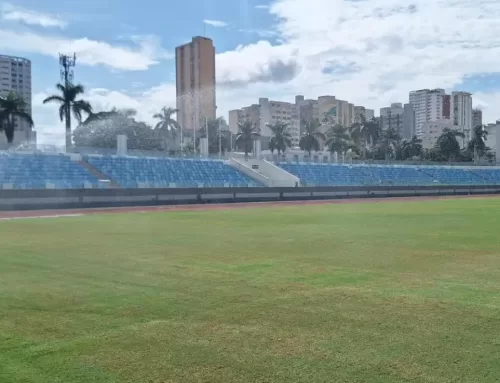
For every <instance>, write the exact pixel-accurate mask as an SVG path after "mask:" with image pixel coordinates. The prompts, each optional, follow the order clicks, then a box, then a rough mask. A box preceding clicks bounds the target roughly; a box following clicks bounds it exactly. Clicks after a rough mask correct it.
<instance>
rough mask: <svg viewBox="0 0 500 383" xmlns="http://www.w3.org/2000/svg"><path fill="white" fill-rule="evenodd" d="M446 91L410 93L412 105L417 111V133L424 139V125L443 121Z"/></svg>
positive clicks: (422, 90) (435, 90)
mask: <svg viewBox="0 0 500 383" xmlns="http://www.w3.org/2000/svg"><path fill="white" fill-rule="evenodd" d="M445 95H446V93H445V91H444V89H432V90H430V89H421V90H416V91H412V92H410V104H411V105H412V107H413V110H414V111H415V133H416V135H417V136H418V137H419V138H422V139H423V133H424V125H425V124H426V123H429V122H434V121H438V120H441V119H443V118H444V117H443V98H444V96H445Z"/></svg>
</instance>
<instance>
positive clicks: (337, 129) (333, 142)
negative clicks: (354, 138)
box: [326, 124, 351, 155]
mask: <svg viewBox="0 0 500 383" xmlns="http://www.w3.org/2000/svg"><path fill="white" fill-rule="evenodd" d="M326 137H327V140H326V146H327V147H328V150H330V152H331V153H334V152H336V153H337V154H342V155H345V152H347V150H348V149H350V148H351V136H350V135H349V130H348V128H346V127H345V126H342V125H340V124H335V125H333V126H332V127H330V129H328V131H327V133H326Z"/></svg>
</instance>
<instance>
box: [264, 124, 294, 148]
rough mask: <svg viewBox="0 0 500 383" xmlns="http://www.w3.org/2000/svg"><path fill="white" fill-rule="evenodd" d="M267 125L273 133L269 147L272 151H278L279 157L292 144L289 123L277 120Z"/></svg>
mask: <svg viewBox="0 0 500 383" xmlns="http://www.w3.org/2000/svg"><path fill="white" fill-rule="evenodd" d="M267 127H268V128H269V129H270V130H271V132H272V133H273V136H272V137H271V140H270V141H269V149H270V150H271V152H274V150H277V151H278V157H279V155H280V154H281V153H282V152H283V153H284V152H285V151H286V149H287V148H289V147H291V146H292V136H291V135H290V133H289V132H288V124H287V123H285V122H282V121H277V122H276V123H275V124H268V125H267Z"/></svg>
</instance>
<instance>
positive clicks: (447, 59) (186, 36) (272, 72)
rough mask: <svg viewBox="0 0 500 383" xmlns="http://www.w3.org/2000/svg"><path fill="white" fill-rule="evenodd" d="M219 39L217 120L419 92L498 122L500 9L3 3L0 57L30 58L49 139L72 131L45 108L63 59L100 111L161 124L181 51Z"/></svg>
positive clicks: (348, 1)
mask: <svg viewBox="0 0 500 383" xmlns="http://www.w3.org/2000/svg"><path fill="white" fill-rule="evenodd" d="M196 35H205V36H207V37H210V38H212V39H213V40H214V44H215V46H216V50H217V58H216V67H217V69H216V79H217V113H218V115H221V116H223V117H225V118H226V119H227V112H228V111H229V110H232V109H238V108H241V107H243V106H247V105H251V104H254V103H257V102H258V99H259V97H268V98H270V99H274V100H281V101H289V102H293V100H294V97H295V95H298V94H301V95H304V96H305V97H306V98H316V97H318V96H321V95H333V96H336V97H337V98H338V99H342V100H347V101H349V102H352V103H354V104H356V105H363V106H366V107H368V108H371V109H375V111H376V114H378V110H379V108H381V107H384V106H388V105H389V104H390V103H391V102H403V103H404V102H408V93H409V91H411V90H416V89H422V88H444V89H446V90H447V91H452V90H464V91H469V92H471V93H473V103H474V105H475V106H479V107H481V108H482V109H483V116H484V117H483V120H484V122H485V123H488V122H493V121H495V120H496V119H497V118H499V119H500V110H499V107H500V1H498V0H410V1H401V0H183V1H180V2H177V1H163V2H162V1H158V0H154V1H153V0H142V1H140V2H139V1H132V0H120V1H118V0H86V1H68V2H62V1H59V0H57V1H56V0H14V1H9V2H3V1H2V0H0V54H8V55H15V56H21V57H25V58H28V59H30V60H31V61H32V84H33V98H32V99H33V117H34V121H35V129H36V130H37V133H38V138H39V142H42V143H58V142H62V141H63V139H64V127H63V125H62V123H61V122H60V120H59V116H58V113H57V107H56V106H55V105H43V104H42V101H43V99H44V98H45V97H46V96H47V95H49V94H51V93H53V92H54V90H55V84H56V83H57V82H59V81H60V74H59V61H58V54H59V53H65V54H72V53H73V52H75V53H76V55H77V64H76V67H75V82H77V83H81V84H82V85H84V87H85V89H86V93H85V96H84V98H85V99H87V100H88V101H90V102H91V104H92V105H93V107H94V110H95V111H100V110H108V109H111V108H112V107H116V108H134V109H136V110H137V112H138V116H137V118H138V119H140V120H142V121H145V122H147V123H153V122H154V120H153V118H152V115H153V114H154V113H156V112H158V111H159V110H160V109H161V108H162V107H163V106H167V107H168V106H171V107H175V61H174V52H175V47H176V46H178V45H180V44H183V43H186V42H189V41H190V40H191V38H192V37H193V36H196Z"/></svg>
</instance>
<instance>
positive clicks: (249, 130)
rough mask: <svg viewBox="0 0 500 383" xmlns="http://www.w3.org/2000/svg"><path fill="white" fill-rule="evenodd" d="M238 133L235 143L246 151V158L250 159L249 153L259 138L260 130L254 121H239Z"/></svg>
mask: <svg viewBox="0 0 500 383" xmlns="http://www.w3.org/2000/svg"><path fill="white" fill-rule="evenodd" d="M238 129H239V131H238V133H237V134H236V138H235V143H236V146H238V148H239V149H242V150H243V151H244V152H245V160H248V153H250V152H251V151H252V149H253V143H254V141H255V140H257V139H259V137H260V132H259V129H258V128H257V127H256V126H255V124H254V123H253V122H252V121H248V120H247V121H242V122H238Z"/></svg>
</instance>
